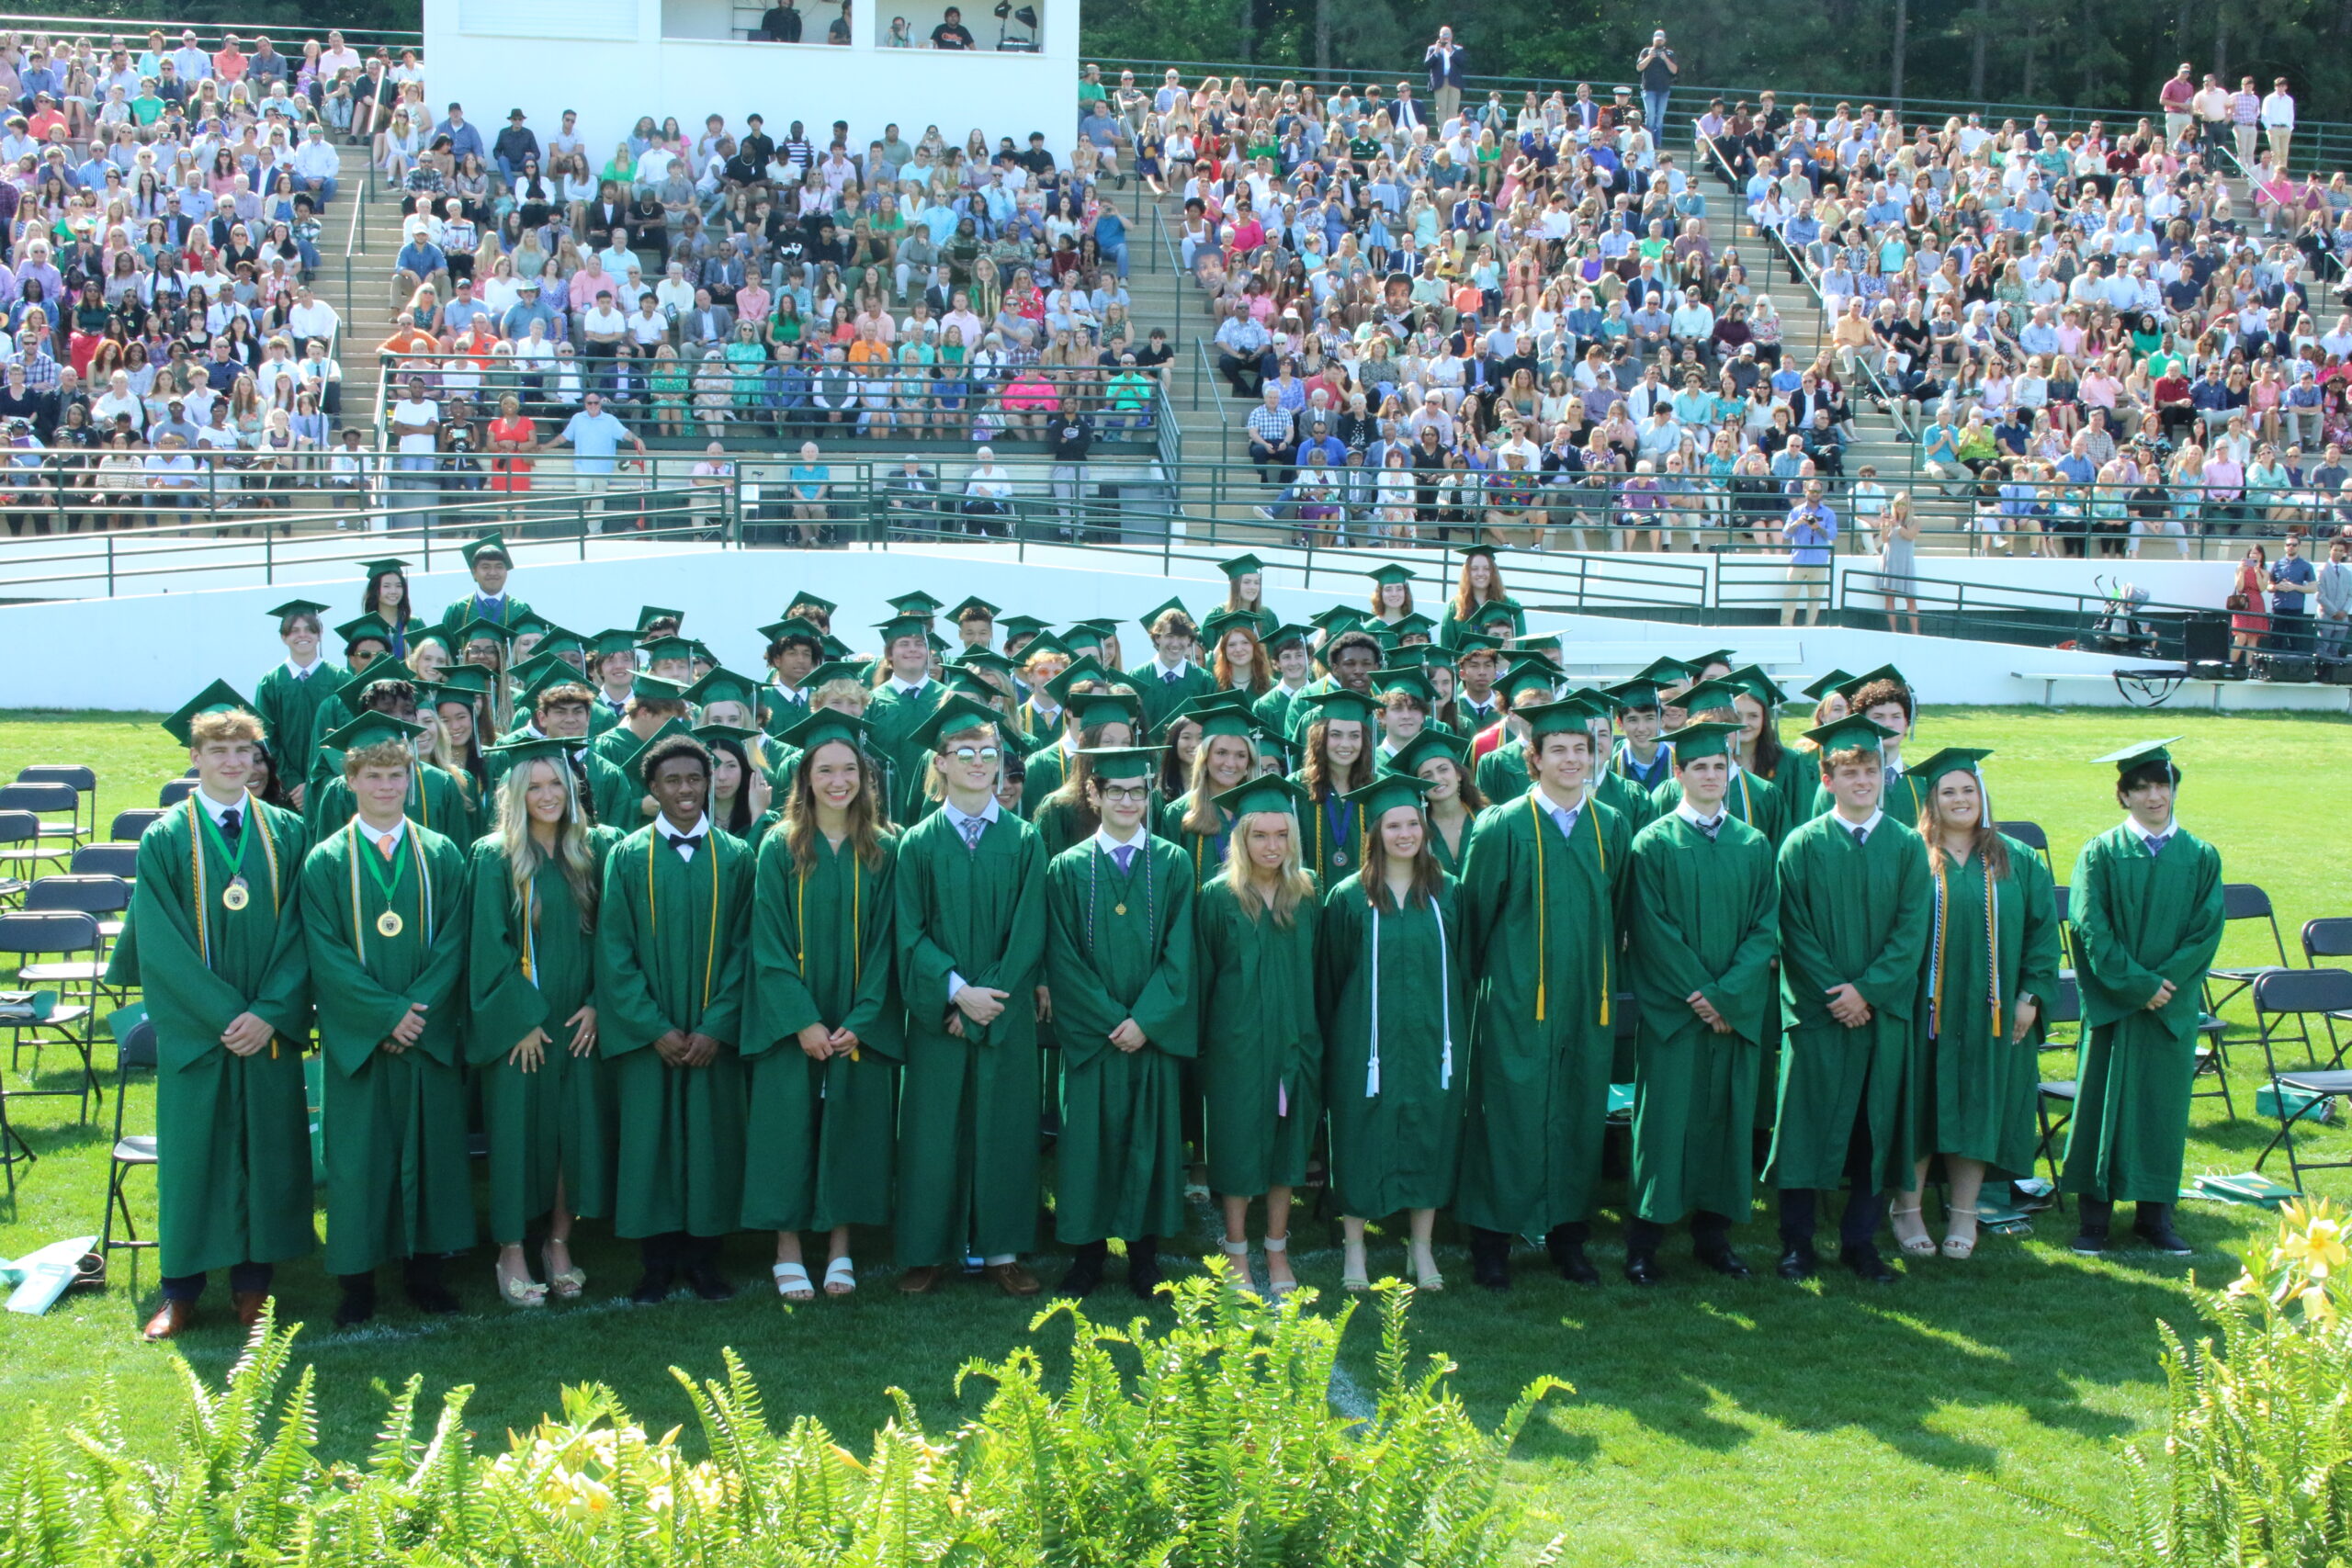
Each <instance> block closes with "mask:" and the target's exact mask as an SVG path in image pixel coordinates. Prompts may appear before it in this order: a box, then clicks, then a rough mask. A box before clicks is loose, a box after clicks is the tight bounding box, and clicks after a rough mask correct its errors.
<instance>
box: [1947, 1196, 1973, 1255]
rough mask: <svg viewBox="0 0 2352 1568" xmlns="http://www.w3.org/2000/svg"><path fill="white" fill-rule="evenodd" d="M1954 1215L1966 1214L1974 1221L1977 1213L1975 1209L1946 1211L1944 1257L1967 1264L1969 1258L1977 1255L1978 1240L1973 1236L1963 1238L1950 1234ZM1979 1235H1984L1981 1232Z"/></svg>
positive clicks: (1950, 1209)
mask: <svg viewBox="0 0 2352 1568" xmlns="http://www.w3.org/2000/svg"><path fill="white" fill-rule="evenodd" d="M1954 1214H1966V1215H1967V1216H1968V1217H1969V1218H1970V1219H1972V1220H1973V1219H1974V1218H1976V1211H1975V1210H1973V1209H1954V1208H1949V1207H1947V1208H1946V1209H1945V1210H1944V1217H1945V1225H1946V1234H1945V1235H1944V1245H1943V1255H1944V1256H1945V1257H1946V1258H1952V1259H1955V1260H1956V1261H1961V1262H1965V1261H1966V1260H1967V1259H1968V1258H1971V1257H1973V1255H1974V1254H1975V1251H1976V1239H1977V1238H1976V1236H1973V1235H1972V1236H1966V1237H1962V1236H1956V1235H1951V1234H1950V1225H1951V1216H1952V1215H1954ZM1978 1234H1979V1235H1982V1234H1983V1233H1982V1232H1979V1233H1978Z"/></svg>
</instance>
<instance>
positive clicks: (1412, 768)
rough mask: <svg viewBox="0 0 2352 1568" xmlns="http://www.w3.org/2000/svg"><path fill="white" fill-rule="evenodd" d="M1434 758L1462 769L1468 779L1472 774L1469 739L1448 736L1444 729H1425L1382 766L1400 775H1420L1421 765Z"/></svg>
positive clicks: (1400, 747)
mask: <svg viewBox="0 0 2352 1568" xmlns="http://www.w3.org/2000/svg"><path fill="white" fill-rule="evenodd" d="M1432 757H1443V758H1445V759H1446V760H1447V761H1450V762H1452V763H1453V765H1454V766H1455V767H1457V768H1459V769H1461V770H1462V773H1463V776H1464V777H1465V778H1467V777H1468V776H1469V773H1470V739H1469V737H1467V736H1464V735H1448V734H1447V733H1445V731H1443V730H1442V729H1424V730H1422V731H1421V732H1420V733H1419V735H1416V736H1414V737H1413V738H1412V739H1410V740H1408V741H1406V742H1405V744H1403V745H1402V746H1399V747H1398V748H1397V754H1396V755H1395V756H1393V757H1388V758H1385V759H1384V760H1383V761H1382V763H1381V765H1382V766H1383V767H1385V768H1389V769H1392V770H1394V771H1395V772H1397V773H1419V772H1420V771H1421V764H1422V763H1423V762H1426V761H1429V760H1430V758H1432Z"/></svg>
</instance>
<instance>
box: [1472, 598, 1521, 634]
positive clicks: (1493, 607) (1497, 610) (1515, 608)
mask: <svg viewBox="0 0 2352 1568" xmlns="http://www.w3.org/2000/svg"><path fill="white" fill-rule="evenodd" d="M1526 615H1527V611H1526V610H1525V608H1523V607H1522V606H1521V604H1520V602H1519V601H1518V600H1516V599H1513V598H1510V597H1509V596H1508V595H1506V596H1505V597H1503V598H1500V599H1488V600H1486V601H1485V602H1483V603H1482V604H1479V605H1478V607H1477V608H1476V609H1475V610H1473V611H1471V612H1470V624H1471V625H1472V626H1510V627H1512V628H1513V629H1514V630H1515V629H1517V628H1518V627H1519V626H1521V625H1523V624H1525V619H1526Z"/></svg>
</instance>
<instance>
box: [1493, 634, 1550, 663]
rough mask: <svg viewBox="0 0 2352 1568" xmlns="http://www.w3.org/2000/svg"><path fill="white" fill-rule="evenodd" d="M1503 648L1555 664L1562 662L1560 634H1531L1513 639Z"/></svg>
mask: <svg viewBox="0 0 2352 1568" xmlns="http://www.w3.org/2000/svg"><path fill="white" fill-rule="evenodd" d="M1503 646H1504V647H1505V648H1507V649H1510V651H1511V652H1513V653H1532V654H1535V655H1537V656H1538V657H1540V658H1544V659H1548V660H1552V661H1553V662H1554V663H1555V664H1556V663H1558V662H1559V660H1560V634H1559V633H1558V632H1530V633H1529V634H1528V635H1527V636H1525V637H1513V638H1511V639H1510V641H1509V642H1507V643H1505V644H1504V645H1503Z"/></svg>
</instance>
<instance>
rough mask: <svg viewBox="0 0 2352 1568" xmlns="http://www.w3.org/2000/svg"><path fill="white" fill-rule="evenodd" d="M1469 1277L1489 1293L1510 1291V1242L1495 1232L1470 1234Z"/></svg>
mask: <svg viewBox="0 0 2352 1568" xmlns="http://www.w3.org/2000/svg"><path fill="white" fill-rule="evenodd" d="M1470 1277H1471V1278H1472V1279H1473V1280H1477V1281H1478V1283H1480V1284H1481V1285H1484V1286H1485V1287H1486V1288H1487V1289H1488V1290H1490V1291H1508V1290H1510V1238H1509V1237H1508V1236H1505V1235H1501V1234H1499V1233H1498V1232H1495V1231H1473V1232H1471V1233H1470Z"/></svg>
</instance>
